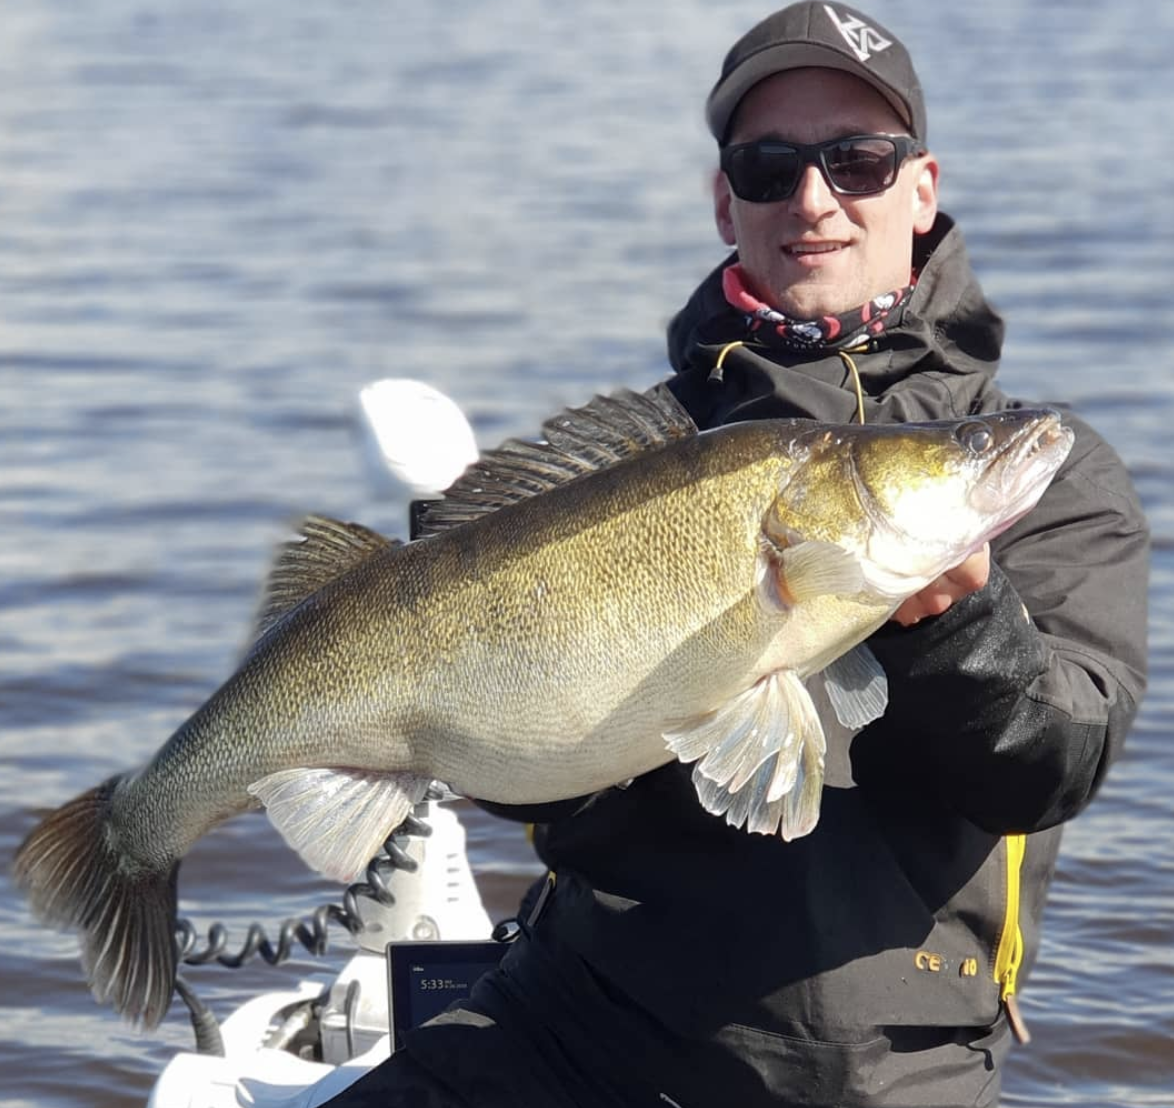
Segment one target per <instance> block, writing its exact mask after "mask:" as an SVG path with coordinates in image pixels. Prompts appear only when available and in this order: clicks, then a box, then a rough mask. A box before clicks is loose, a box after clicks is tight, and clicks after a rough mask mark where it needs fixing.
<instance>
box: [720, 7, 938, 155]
mask: <svg viewBox="0 0 1174 1108" xmlns="http://www.w3.org/2000/svg"><path fill="white" fill-rule="evenodd" d="M809 66H814V67H820V68H825V69H841V70H843V71H844V72H845V73H852V74H854V75H855V76H857V77H859V78H860V79H861V80H862V81H867V82H868V84H870V85H872V87H873V88H874V89H876V90H877V92H879V93H880V94H881V95H882V96H883V97H884V98H885V99H886V100H887V101H888V102H889V103H890V104H892V106H893V109H894V110H895V111H896V113H897V114H898V115H899V116H900V117H901V119H902V121H903V122H904V123H905V126H907V127H908V128H909V133H910V134H911V135H912V136H913V137H914V138H915V139H918V140H920V141H921V142H925V131H926V120H925V98H924V97H923V95H922V92H921V82H920V81H918V79H917V74H916V72H915V71H914V69H913V62H912V60H911V59H910V57H909V51H908V50H906V49H905V47H904V46H903V45H902V43H901V40H900V39H898V38H897V36H896V35H894V34H893V33H892V31H889V30H886V29H885V28H884V27H882V26H881V25H880V24H879V23H877V22H876V20H874V19H870V18H869V17H868V16H866V15H864V14H863V13H862V12H858V11H857V10H856V9H855V8H850V7H848V6H847V5H846V4H836V3H831V4H824V3H819V2H813V0H803V2H802V3H799V4H792V5H791V6H790V7H787V8H783V9H782V10H781V11H777V12H775V13H774V15H769V16H767V17H766V19H764V20H763V21H762V22H761V23H759V24H758V25H757V26H755V27H752V28H751V29H750V30H749V31H747V32H746V34H744V35H743V36H742V37H741V38H740V39H738V41H737V42H735V43H734V45H733V46H732V47H731V48H730V52H729V53H728V54H727V55H726V59H725V61H724V62H723V63H722V74H721V77H719V78H718V82H717V84H716V85H714V86H713V91H712V92H711V93H710V94H709V100H708V101H706V105H705V117H706V121H707V122H708V124H709V129H710V131H712V132H713V135H714V138H716V139H717V141H718V142H719V143H724V142H725V139H726V135H727V132H728V131H729V127H730V120H731V119H732V118H733V115H734V111H735V110H736V109H737V107H738V104H739V102H740V101H741V99H742V97H743V96H745V95H746V93H748V92H749V91H750V90H751V89H752V88H753V87H754V86H755V85H756V84H758V82H759V81H761V80H764V79H765V78H767V77H770V76H773V75H774V74H775V73H782V72H784V71H785V70H788V69H802V68H806V67H809Z"/></svg>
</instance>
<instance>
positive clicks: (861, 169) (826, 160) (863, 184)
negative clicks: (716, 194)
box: [721, 135, 925, 204]
mask: <svg viewBox="0 0 1174 1108" xmlns="http://www.w3.org/2000/svg"><path fill="white" fill-rule="evenodd" d="M924 153H925V148H924V146H923V145H922V144H921V143H920V142H918V141H917V139H915V138H911V137H910V136H909V135H849V136H848V137H847V138H838V139H832V140H831V141H829V142H819V143H816V144H815V145H814V146H807V145H804V144H803V143H798V142H782V141H781V140H779V139H759V140H758V141H757V142H740V143H738V144H736V145H734V146H726V147H724V148H723V149H722V152H721V167H722V171H723V172H724V173H725V175H726V177H727V178H728V179H729V182H730V188H731V189H733V190H734V195H735V196H737V197H738V198H739V199H742V200H748V201H750V203H752V204H771V203H774V202H775V201H776V200H786V199H787V197H789V196H790V195H791V194H792V193H793V192H794V191H795V189H796V187H797V186H798V184H799V178H800V177H802V176H803V171H804V170H805V169H806V168H807V167H808V166H809V165H814V166H818V167H819V171H820V173H822V174H823V179H824V180H825V181H827V183H828V187H829V188H830V189H831V190H832V192H835V193H839V195H841V196H871V195H873V194H874V193H878V192H884V191H885V189H888V188H891V187H892V186H893V183H894V182H895V181H896V180H897V171H898V170H899V169H900V168H901V163H902V162H903V161H904V160H905V159H906V158H908V157H909V156H910V155H911V154H924Z"/></svg>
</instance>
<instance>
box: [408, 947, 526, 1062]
mask: <svg viewBox="0 0 1174 1108" xmlns="http://www.w3.org/2000/svg"><path fill="white" fill-rule="evenodd" d="M508 949H509V944H508V943H495V942H423V943H412V942H404V943H389V944H388V946H387V972H388V1004H389V1006H390V1008H391V1012H390V1016H391V1019H390V1026H391V1030H392V1042H393V1048H394V1049H396V1050H398V1049H399V1048H400V1047H401V1046H402V1045H403V1034H404V1032H405V1031H407V1030H409V1029H410V1028H412V1027H417V1026H419V1025H420V1024H421V1023H425V1022H427V1021H428V1020H430V1019H432V1017H433V1016H438V1015H440V1013H441V1012H443V1011H444V1010H445V1009H446V1008H447V1007H448V1006H449V1005H450V1004H451V1003H452V1002H453V1001H454V1000H461V999H462V998H464V997H466V996H468V995H469V993H470V992H471V991H472V989H473V986H474V985H475V984H476V983H477V979H478V978H479V977H481V975H482V974H484V973H486V972H487V971H488V970H491V969H494V968H496V966H497V963H498V962H499V961H500V960H501V957H502V955H503V954H504V953H505V952H506V950H508Z"/></svg>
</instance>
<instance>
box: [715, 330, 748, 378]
mask: <svg viewBox="0 0 1174 1108" xmlns="http://www.w3.org/2000/svg"><path fill="white" fill-rule="evenodd" d="M745 345H746V344H745V343H744V342H743V341H742V340H741V339H739V340H738V341H737V342H727V343H726V344H725V346H723V347H722V348H721V350H720V351H719V353H718V356H717V361H716V362H714V363H713V369H711V370H710V371H709V379H710V380H711V381H717V382H718V384H721V380H722V363H723V362H724V361H725V360H726V355H727V354H728V353H729V352H730V351H731V350H733V349H735V347H739V346H745Z"/></svg>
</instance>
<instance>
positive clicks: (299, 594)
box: [257, 515, 399, 638]
mask: <svg viewBox="0 0 1174 1108" xmlns="http://www.w3.org/2000/svg"><path fill="white" fill-rule="evenodd" d="M298 534H299V535H300V538H298V539H294V540H292V541H290V542H287V543H283V544H282V545H281V547H280V549H279V550H278V553H277V557H276V559H275V560H274V562H273V568H272V569H271V570H270V572H269V580H268V581H266V583H265V595H264V596H263V597H262V598H261V608H260V611H259V613H258V615H257V637H258V638H260V637H261V636H262V635H263V634H265V632H266V631H268V630H269V628H270V627H272V626H273V625H274V624H275V623H276V622H277V621H278V620H280V619H281V618H282V616H284V615H285V614H286V613H287V612H290V611H292V610H293V609H294V608H296V607H297V606H298V605H299V604H300V603H301V602H302V601H303V600H305V599H306V597H307V596H310V595H311V594H312V593H315V592H317V591H318V590H319V589H320V588H322V586H323V585H325V584H326V583H327V582H328V581H333V580H334V579H335V578H336V577H341V576H342V575H343V574H344V573H346V571H347V570H348V569H351V568H353V567H354V566H357V565H358V564H359V563H360V562H365V561H366V560H367V559H368V558H369V557H371V555H372V554H374V553H375V552H376V551H379V550H386V549H387V548H388V547H389V546H398V545H399V543H398V542H397V540H395V539H389V538H386V537H384V536H383V535H380V534H378V533H376V532H375V531H372V530H370V529H369V528H367V527H364V526H362V524H359V523H343V522H342V521H341V520H337V519H330V518H328V517H327V516H315V515H312V516H307V517H306V518H305V519H303V520H302V522H301V523H300V524H299V526H298Z"/></svg>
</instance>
